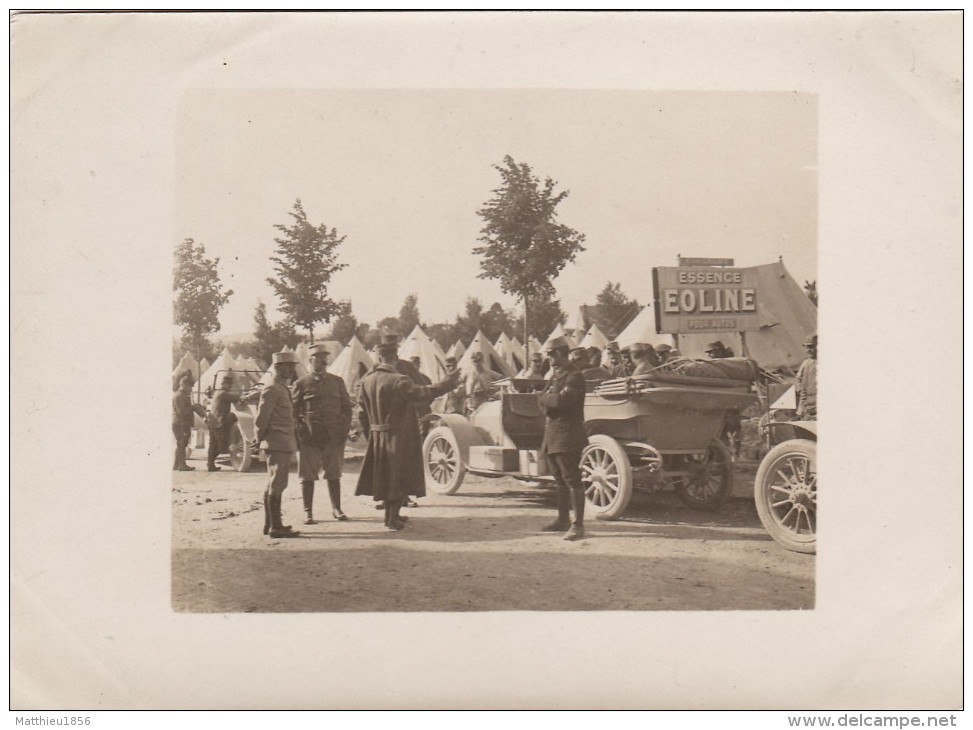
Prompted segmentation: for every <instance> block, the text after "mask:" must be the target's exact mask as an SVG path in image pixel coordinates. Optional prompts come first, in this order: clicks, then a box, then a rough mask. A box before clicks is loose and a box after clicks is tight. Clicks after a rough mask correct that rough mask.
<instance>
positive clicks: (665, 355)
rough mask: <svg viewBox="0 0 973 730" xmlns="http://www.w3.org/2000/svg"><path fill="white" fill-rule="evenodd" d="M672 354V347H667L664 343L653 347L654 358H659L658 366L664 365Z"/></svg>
mask: <svg viewBox="0 0 973 730" xmlns="http://www.w3.org/2000/svg"><path fill="white" fill-rule="evenodd" d="M673 352H674V350H673V349H672V345H667V344H666V343H665V342H663V343H662V344H661V345H656V346H655V354H656V357H658V358H659V364H660V365H665V364H666V362H667V361H668V360H669V358H670V357H671V356H672V353H673Z"/></svg>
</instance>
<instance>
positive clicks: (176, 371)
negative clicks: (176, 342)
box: [172, 351, 206, 378]
mask: <svg viewBox="0 0 973 730" xmlns="http://www.w3.org/2000/svg"><path fill="white" fill-rule="evenodd" d="M187 370H188V371H189V372H191V373H192V374H193V377H194V378H198V377H199V374H200V372H204V373H205V372H206V370H205V368H200V366H199V363H197V362H196V358H194V357H193V356H192V355H191V354H190V353H189V352H188V351H187V352H184V353H183V355H182V357H181V358H179V362H178V363H176V367H174V368H173V369H172V377H174V378H176V377H178V376H179V375H181V374H182V373H184V372H186V371H187Z"/></svg>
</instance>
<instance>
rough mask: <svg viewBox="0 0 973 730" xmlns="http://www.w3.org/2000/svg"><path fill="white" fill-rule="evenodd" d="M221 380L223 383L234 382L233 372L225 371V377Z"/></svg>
mask: <svg viewBox="0 0 973 730" xmlns="http://www.w3.org/2000/svg"><path fill="white" fill-rule="evenodd" d="M220 382H221V383H232V382H233V373H223V377H222V378H220Z"/></svg>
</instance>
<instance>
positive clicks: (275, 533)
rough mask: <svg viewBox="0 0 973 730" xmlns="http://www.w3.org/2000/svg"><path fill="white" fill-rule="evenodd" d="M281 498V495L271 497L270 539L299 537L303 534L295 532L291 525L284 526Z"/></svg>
mask: <svg viewBox="0 0 973 730" xmlns="http://www.w3.org/2000/svg"><path fill="white" fill-rule="evenodd" d="M280 503H281V497H280V495H273V494H272V495H270V520H271V524H270V533H269V534H270V537H272V538H279V537H297V536H298V535H300V534H301V533H300V532H298V531H297V530H295V529H294V528H293V527H291V526H290V525H285V524H283V519H282V518H281V515H280V510H281V504H280Z"/></svg>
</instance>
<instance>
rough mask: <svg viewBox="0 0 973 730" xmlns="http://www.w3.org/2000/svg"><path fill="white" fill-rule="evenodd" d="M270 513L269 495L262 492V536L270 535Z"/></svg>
mask: <svg viewBox="0 0 973 730" xmlns="http://www.w3.org/2000/svg"><path fill="white" fill-rule="evenodd" d="M270 512H271V510H270V493H269V492H264V534H265V535H269V534H270V525H271V524H272V522H273V521H272V520H271V517H270Z"/></svg>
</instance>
